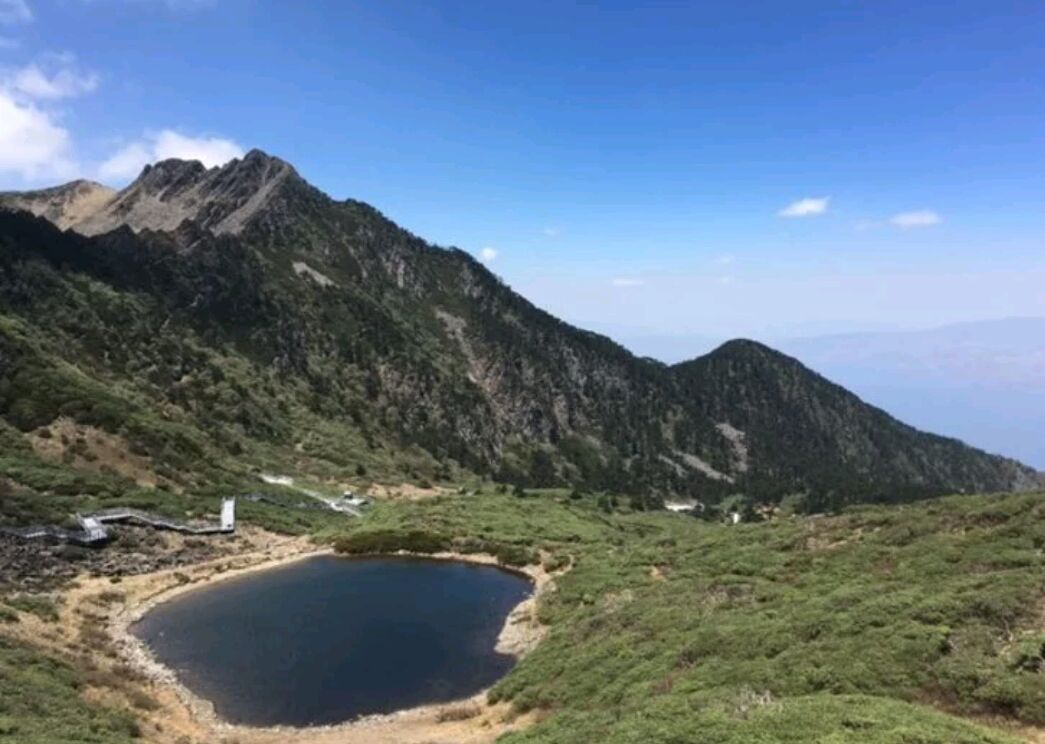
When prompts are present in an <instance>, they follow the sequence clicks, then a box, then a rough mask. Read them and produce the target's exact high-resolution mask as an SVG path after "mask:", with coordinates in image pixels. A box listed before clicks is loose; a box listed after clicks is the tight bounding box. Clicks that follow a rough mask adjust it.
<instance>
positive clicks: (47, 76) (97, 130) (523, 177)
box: [0, 0, 1045, 338]
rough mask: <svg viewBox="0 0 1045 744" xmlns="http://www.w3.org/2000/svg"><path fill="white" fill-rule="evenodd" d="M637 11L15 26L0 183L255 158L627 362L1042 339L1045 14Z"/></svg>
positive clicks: (37, 1)
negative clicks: (686, 350) (1015, 330)
mask: <svg viewBox="0 0 1045 744" xmlns="http://www.w3.org/2000/svg"><path fill="white" fill-rule="evenodd" d="M637 5H639V4H631V3H614V2H607V3H599V4H594V3H589V4H584V5H571V4H569V3H564V2H549V3H541V2H527V3H507V2H505V3H500V2H498V3H488V2H474V3H473V2H442V3H419V2H418V3H405V2H397V1H395V0H389V1H386V2H374V3H356V2H295V3H275V2H261V1H260V0H212V1H210V2H207V0H0V188H24V187H28V186H33V185H41V184H50V183H56V182H59V181H62V180H68V179H69V178H72V177H76V176H86V177H90V178H95V179H100V180H104V181H107V182H111V183H114V184H117V185H119V184H121V183H125V182H126V181H127V179H128V178H130V177H132V175H133V173H135V172H136V171H137V169H139V168H140V166H141V165H142V164H143V163H144V162H146V161H148V160H150V159H154V158H156V157H165V156H182V157H193V156H195V157H200V158H201V159H203V160H205V161H207V162H209V163H216V162H221V161H222V160H224V159H227V158H229V157H233V156H235V155H236V154H238V153H240V152H242V151H243V150H245V149H249V148H251V147H260V148H262V149H264V150H266V151H268V152H271V153H273V154H276V155H279V156H281V157H283V158H285V159H287V160H289V161H291V162H292V163H294V164H295V165H296V166H297V167H298V169H299V170H300V171H301V173H302V175H304V176H305V177H306V178H307V179H308V180H310V181H311V182H313V183H314V184H316V185H317V186H319V187H320V188H322V189H324V190H325V191H327V192H329V193H330V194H332V195H333V196H336V197H349V196H351V197H355V198H360V199H363V200H365V201H368V202H370V203H372V204H374V205H375V206H377V207H378V208H379V209H381V210H382V211H383V212H385V213H386V214H387V215H389V216H390V217H392V218H393V219H395V220H396V221H397V222H399V223H400V224H402V225H404V226H405V227H407V228H409V229H411V230H413V231H414V232H416V233H418V234H420V235H422V236H423V237H426V238H428V239H430V240H432V241H434V242H437V243H440V244H443V245H456V246H459V247H461V248H464V249H466V250H469V251H472V252H474V253H475V254H476V255H483V254H484V249H489V250H487V251H485V254H486V256H487V260H488V261H489V264H490V267H491V268H492V269H493V270H495V271H496V272H497V273H499V274H500V275H502V276H503V277H504V278H505V279H506V280H507V281H508V282H509V283H510V284H512V285H513V286H514V287H516V288H517V289H518V290H520V291H521V292H523V293H524V294H525V295H526V296H528V297H529V298H530V299H532V300H533V301H535V302H536V303H537V304H539V305H541V306H543V307H545V308H547V309H549V310H551V311H552V312H554V313H556V314H558V315H560V316H562V317H564V318H566V319H568V320H570V321H573V322H577V323H580V324H582V325H585V326H588V327H594V328H597V329H599V330H603V331H607V332H609V333H611V334H614V335H618V336H621V337H623V336H626V335H629V334H630V335H635V334H641V333H646V332H653V331H655V332H657V333H661V334H668V335H673V334H677V335H680V336H682V335H708V336H714V337H724V336H732V335H748V336H756V337H765V338H773V337H780V336H788V335H804V334H810V333H821V332H840V331H858V330H866V329H889V328H919V327H926V326H932V325H937V324H942V323H948V322H954V321H966V320H975V319H982V318H994V317H1004V316H1017V315H1018V316H1032V315H1045V251H1043V237H1045V127H1043V123H1045V5H1043V4H1042V3H1040V2H990V3H988V2H962V1H960V0H959V1H957V2H950V3H937V2H917V3H912V2H909V0H908V1H907V2H888V1H876V2H873V3H857V2H841V1H839V2H794V1H792V2H787V3H785V2H773V3H754V2H752V3H736V2H701V3H689V4H685V3H658V4H651V3H643V4H642V5H643V6H645V7H642V8H638V7H636V6H637ZM789 208H790V209H789Z"/></svg>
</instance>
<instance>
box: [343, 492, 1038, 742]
mask: <svg viewBox="0 0 1045 744" xmlns="http://www.w3.org/2000/svg"><path fill="white" fill-rule="evenodd" d="M599 501H600V500H599V499H598V498H596V497H595V496H592V495H579V497H578V494H573V498H570V497H569V496H568V495H567V494H566V493H565V492H557V491H545V492H524V493H522V494H521V495H510V494H502V493H470V494H459V495H455V496H445V497H441V498H437V499H431V500H426V501H420V502H403V503H395V504H377V505H376V506H375V508H374V510H373V512H372V513H371V515H370V517H369V518H368V519H367V520H365V521H363V522H359V523H354V524H353V527H354V529H353V530H352V531H351V532H349V533H348V534H344V533H342V532H339V533H338V534H337V535H336V536H334V535H331V534H329V533H328V534H327V535H326V537H329V538H335V537H336V542H337V544H339V546H341V547H342V549H345V550H347V551H349V552H351V546H352V545H353V544H360V545H365V544H367V542H368V540H370V539H372V538H371V537H370V536H372V535H381V536H382V540H381V541H382V542H383V543H385V544H387V540H388V535H389V534H390V533H394V532H399V533H400V534H401V535H404V536H408V538H409V540H412V541H415V542H417V543H418V544H421V545H423V544H424V543H425V542H426V541H432V542H434V543H437V544H438V545H439V546H440V547H447V546H454V545H456V546H459V547H460V546H463V547H465V548H467V546H468V545H469V544H471V543H473V542H474V541H476V540H482V541H487V542H489V543H494V544H498V545H514V546H517V547H519V548H522V549H525V550H529V551H535V552H539V553H540V554H542V555H543V556H544V559H545V560H548V561H551V562H553V563H554V565H568V566H569V567H568V569H567V570H566V571H565V572H564V573H562V574H561V575H560V576H559V577H558V578H557V580H556V589H555V591H552V592H550V593H547V594H546V595H544V596H543V598H542V601H541V603H540V608H539V612H540V617H541V620H542V621H543V622H545V623H547V625H548V626H549V631H548V634H547V636H546V638H545V639H544V640H543V641H542V643H541V644H540V645H539V646H538V647H537V649H536V650H535V651H534V652H533V653H532V654H530V655H529V656H527V657H526V658H525V659H523V661H522V662H521V663H520V664H519V665H518V666H517V667H516V668H515V670H514V671H512V672H511V673H510V674H509V675H508V676H507V677H506V678H505V679H504V680H502V681H501V682H500V683H499V684H497V685H496V686H495V687H494V689H493V690H492V692H491V698H492V699H494V700H507V701H510V702H511V703H512V705H513V707H514V709H515V710H517V711H519V712H524V711H534V710H535V711H538V713H539V715H538V718H539V719H540V723H538V724H537V725H536V726H534V727H532V728H530V729H528V730H526V731H524V732H521V733H515V734H511V735H509V736H508V737H507V738H506V741H508V742H511V744H522V743H523V742H527V743H529V742H542V743H543V742H547V743H549V744H551V743H552V742H554V743H555V744H573V743H577V744H580V743H581V742H592V741H600V742H614V743H617V742H620V743H624V742H639V741H641V742H665V743H666V742H737V743H738V744H739V743H740V742H810V741H816V742H850V741H851V742H862V743H865V744H866V743H867V742H919V743H920V744H931V743H935V742H938V743H939V744H953V743H955V742H984V743H986V742H1007V741H1018V740H1020V739H1019V736H1018V735H1017V734H1016V733H1008V734H1007V733H1005V732H1004V729H1005V726H1006V725H1009V726H1012V727H1015V726H1018V725H1026V726H1030V727H1034V726H1042V725H1045V677H1043V653H1045V622H1043V618H1045V615H1043V611H1045V570H1043V569H1045V563H1043V557H1042V549H1043V547H1045V521H1043V518H1045V496H1043V495H1042V494H1040V493H1037V494H1020V495H992V496H956V497H950V498H944V499H940V500H935V501H927V502H918V503H914V504H909V505H905V506H901V507H896V506H893V507H880V506H872V507H851V508H848V509H846V510H844V511H843V512H841V513H839V514H835V515H825V516H805V517H797V516H794V517H789V516H778V517H776V518H773V519H771V520H769V521H763V522H756V523H750V524H740V525H734V526H727V525H722V524H718V523H706V522H702V521H700V520H698V519H695V518H693V517H686V516H679V515H671V514H666V513H664V512H641V511H635V512H632V511H629V510H627V509H623V508H622V509H621V510H620V511H613V512H611V513H609V514H606V513H605V512H604V510H603V509H601V508H600V507H599ZM424 535H427V537H426V538H425V537H422V536H424ZM395 547H402V548H409V547H410V545H409V544H403V545H396V546H395ZM989 724H993V725H989ZM1013 730H1015V729H1013Z"/></svg>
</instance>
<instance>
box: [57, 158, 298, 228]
mask: <svg viewBox="0 0 1045 744" xmlns="http://www.w3.org/2000/svg"><path fill="white" fill-rule="evenodd" d="M292 178H297V174H296V173H295V171H294V169H293V168H291V167H290V165H288V164H287V163H285V162H283V161H282V160H279V159H277V158H272V157H269V156H267V155H265V154H264V153H262V152H260V151H259V150H252V151H250V152H249V153H247V154H246V155H245V156H244V157H243V159H242V160H239V159H237V160H233V161H231V162H230V163H228V164H226V165H224V166H221V167H214V168H210V169H207V168H204V167H203V165H202V164H201V163H199V162H198V161H184V160H164V161H161V162H159V163H156V164H155V165H148V166H146V167H145V170H144V171H142V174H141V175H140V176H139V177H138V179H137V180H136V181H135V182H134V183H132V184H131V185H130V186H128V187H127V188H126V189H124V190H123V191H121V192H120V193H119V194H117V195H116V197H115V198H114V199H112V200H111V201H109V202H108V203H106V204H105V205H103V206H102V208H101V209H99V210H97V211H96V212H95V213H94V214H92V215H90V216H89V217H86V218H85V219H83V220H81V221H80V222H78V223H77V224H75V225H74V226H73V227H74V228H75V229H76V230H77V232H81V233H83V234H84V235H98V234H100V233H105V232H109V231H110V230H114V229H116V228H117V227H120V226H121V225H127V226H128V227H130V228H131V229H132V230H134V231H135V232H138V231H141V230H163V231H171V230H175V229H177V228H178V227H179V226H180V225H181V224H182V222H184V221H186V220H191V221H193V222H196V223H197V224H199V225H200V226H201V227H204V228H206V229H207V230H210V231H211V232H213V233H215V234H218V235H220V234H223V233H232V234H235V233H238V232H240V231H241V230H242V229H243V226H244V225H245V224H246V223H247V222H248V221H249V220H250V219H251V218H252V217H253V216H254V215H256V214H257V213H258V212H260V211H262V210H263V209H265V207H266V205H267V204H268V202H269V200H270V199H271V198H272V197H273V194H274V193H275V192H276V191H278V190H279V188H280V187H281V185H282V184H283V183H284V182H285V181H287V179H292Z"/></svg>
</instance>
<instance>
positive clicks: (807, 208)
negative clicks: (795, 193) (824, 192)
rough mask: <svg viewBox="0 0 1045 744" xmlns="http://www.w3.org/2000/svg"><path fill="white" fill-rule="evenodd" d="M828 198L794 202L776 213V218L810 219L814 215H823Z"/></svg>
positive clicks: (812, 198)
mask: <svg viewBox="0 0 1045 744" xmlns="http://www.w3.org/2000/svg"><path fill="white" fill-rule="evenodd" d="M829 201H831V199H830V197H827V196H820V197H806V198H805V199H799V200H798V201H796V202H791V203H790V204H788V205H787V206H786V207H784V208H783V209H781V210H780V211H779V212H777V216H778V217H811V216H812V215H815V214H823V213H824V212H826V211H827V203H828V202H829Z"/></svg>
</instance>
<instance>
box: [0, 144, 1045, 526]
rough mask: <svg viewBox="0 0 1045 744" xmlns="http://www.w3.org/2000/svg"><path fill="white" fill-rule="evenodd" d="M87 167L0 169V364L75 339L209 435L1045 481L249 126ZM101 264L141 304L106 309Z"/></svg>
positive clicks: (388, 458)
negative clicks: (206, 153)
mask: <svg viewBox="0 0 1045 744" xmlns="http://www.w3.org/2000/svg"><path fill="white" fill-rule="evenodd" d="M84 189H85V187H84V186H82V185H81V186H77V185H74V184H70V185H68V186H66V187H58V188H56V189H49V190H45V191H38V192H26V193H22V194H4V195H0V206H4V207H7V208H8V209H9V210H12V211H10V212H9V213H7V214H6V215H2V216H0V264H2V267H3V268H2V273H0V314H2V315H0V318H3V317H6V318H7V319H8V322H7V324H6V325H0V329H4V328H6V329H7V330H6V331H3V332H4V333H6V334H7V337H6V338H7V345H8V351H9V353H10V356H9V357H8V361H7V362H0V378H4V377H6V378H7V379H8V380H17V379H18V376H19V373H20V372H21V371H23V370H24V369H26V368H39V367H40V366H45V367H46V366H47V365H52V366H53V365H54V364H56V360H63V361H65V362H68V363H70V364H73V365H75V367H76V368H77V369H78V370H79V371H80V372H82V373H83V374H85V375H87V376H88V377H89V378H91V379H95V380H99V381H105V382H106V384H109V385H110V386H111V385H113V384H116V385H117V387H118V389H119V390H120V393H121V395H124V396H125V397H126V399H127V400H128V401H131V402H133V405H134V406H136V407H137V408H136V409H135V410H138V409H141V410H142V411H162V412H164V415H165V416H166V417H167V419H168V420H172V421H176V422H178V423H179V424H180V425H183V426H185V427H186V428H187V429H188V430H190V431H192V432H200V433H201V434H200V437H201V439H202V440H206V442H207V444H206V445H205V446H206V447H210V446H220V447H224V448H225V449H226V450H228V449H229V447H232V449H233V450H235V451H240V450H245V451H248V452H250V451H256V452H258V453H260V452H261V451H262V450H264V451H265V452H272V451H280V452H283V451H296V452H298V453H299V455H300V456H301V457H306V456H307V457H308V458H310V459H311V461H312V463H313V464H315V465H316V466H317V467H318V466H322V467H325V468H334V469H336V468H339V467H343V468H348V467H352V466H356V467H357V469H359V470H360V471H362V470H365V469H366V463H370V467H371V468H373V467H375V463H383V465H381V467H386V468H388V469H389V470H390V471H393V470H397V471H401V472H403V473H405V474H407V475H410V474H411V473H412V474H413V475H414V476H422V475H423V476H426V477H434V478H440V477H444V478H445V477H448V476H449V475H452V474H453V473H454V472H455V471H456V470H462V471H465V470H466V471H469V472H477V473H483V474H487V475H490V476H493V477H497V478H499V479H502V480H504V481H510V482H516V483H522V484H525V485H533V486H548V485H561V484H572V485H575V486H577V487H581V488H605V489H615V490H620V491H625V492H630V493H633V494H635V495H636V497H637V498H639V499H640V502H641V500H642V499H649V498H652V499H656V498H658V497H659V496H660V495H663V494H669V493H678V494H686V495H690V496H695V497H699V498H703V499H706V500H712V501H713V500H715V499H718V498H722V497H724V496H726V495H729V494H731V493H744V494H747V495H749V496H752V497H754V498H758V499H768V500H774V499H779V498H782V497H783V496H785V495H788V494H804V495H805V497H806V498H807V499H808V500H809V503H810V505H811V507H815V506H817V505H823V504H835V503H844V502H846V501H852V500H880V501H890V500H902V499H906V498H912V497H915V496H923V495H934V494H940V493H945V492H949V491H959V490H967V491H971V490H1011V489H1021V488H1030V487H1033V486H1035V485H1037V484H1038V483H1039V480H1038V475H1037V473H1035V472H1034V471H1033V470H1031V469H1030V468H1026V467H1024V466H1022V465H1020V464H1019V463H1017V462H1015V461H1012V460H1009V459H1006V458H1001V457H996V456H992V455H987V454H985V453H983V452H980V451H978V450H974V449H972V448H969V447H967V446H965V445H963V444H961V443H960V442H957V441H955V440H949V439H945V438H942V437H936V436H933V435H930V434H925V433H922V432H918V431H916V430H914V429H911V428H910V427H907V426H905V425H903V424H901V423H900V422H898V421H896V420H894V419H892V418H891V417H889V416H888V415H886V414H885V413H884V412H882V411H879V410H877V409H874V408H872V407H870V406H867V405H866V404H864V403H862V402H861V401H860V400H859V399H857V398H856V397H855V396H853V395H851V394H849V393H848V392H846V391H845V390H843V389H841V388H839V387H837V386H835V385H832V384H831V383H829V382H828V381H826V380H824V379H823V378H821V377H820V376H819V375H816V374H815V373H813V372H811V371H810V370H808V369H806V368H805V367H803V366H802V365H800V364H799V363H797V362H796V361H795V360H793V359H791V358H789V357H786V356H784V355H782V354H779V353H777V352H774V351H773V350H771V349H769V348H768V347H765V346H762V345H760V344H756V343H754V342H746V341H734V342H730V343H727V344H725V345H723V346H722V347H720V348H718V349H716V350H715V351H713V352H711V353H710V354H708V355H706V356H704V357H701V358H699V359H696V360H693V361H691V362H686V363H683V364H679V365H674V366H666V365H663V364H659V363H657V362H654V361H652V360H648V359H639V358H637V357H635V356H633V355H632V354H630V353H629V352H627V351H626V350H625V349H624V348H622V347H621V346H619V345H617V344H615V343H614V342H612V341H610V340H609V339H607V338H605V337H602V336H599V335H597V334H593V333H589V332H586V331H583V330H580V329H577V328H574V327H572V326H569V325H568V324H566V323H563V322H562V321H559V320H557V319H556V318H554V317H552V316H550V315H549V314H547V313H545V312H543V311H541V310H539V309H538V308H536V307H534V306H533V305H532V304H531V303H529V302H528V301H526V300H525V299H524V298H522V297H520V296H519V295H517V294H516V293H514V292H512V291H511V290H510V289H509V288H508V287H507V286H505V285H504V284H503V283H502V282H501V281H500V280H499V279H497V278H496V277H495V276H494V275H493V274H491V273H490V272H489V271H488V270H487V269H486V268H485V267H484V266H482V265H481V264H480V263H478V262H477V261H475V260H474V259H473V258H472V257H471V256H469V255H468V254H466V253H464V252H462V251H459V250H455V249H442V248H438V247H435V246H432V245H430V244H428V243H426V242H425V241H423V240H421V239H420V238H417V237H416V236H414V235H412V234H410V233H409V232H407V231H405V230H403V229H402V228H400V227H398V226H397V225H395V224H394V223H392V222H391V221H390V220H388V219H386V218H385V217H383V216H382V215H381V214H380V213H379V212H377V210H375V209H373V208H372V207H370V206H368V205H366V204H364V203H362V202H358V201H353V200H346V201H335V200H333V199H331V198H329V197H328V196H326V195H325V194H323V193H321V192H320V191H318V190H317V189H315V188H314V187H312V186H310V185H309V184H308V183H307V182H305V181H304V180H303V179H302V178H301V177H300V176H299V175H298V174H297V172H296V171H295V170H294V169H293V168H292V167H291V166H290V165H288V164H287V163H285V162H284V161H282V160H279V159H277V158H272V157H270V156H268V155H265V154H264V153H262V152H260V151H257V150H254V151H251V152H250V153H248V154H247V155H246V156H245V157H244V158H242V159H238V160H234V161H232V162H230V163H229V164H227V165H225V166H222V167H220V168H211V169H207V168H204V167H203V166H202V165H200V164H199V163H195V162H185V161H163V162H160V163H157V164H155V165H153V166H150V167H148V168H146V169H145V170H144V171H143V173H142V174H141V176H140V177H139V178H138V179H137V180H136V181H135V182H134V183H132V184H131V185H129V186H128V187H127V188H125V189H123V190H122V191H120V192H118V193H116V194H109V195H108V197H107V198H102V192H99V191H97V190H94V189H91V190H90V194H91V197H90V199H89V200H87V198H86V197H85V196H82V195H81V196H76V195H77V194H81V193H82V192H83V191H84ZM87 203H90V204H92V205H94V206H95V207H96V208H95V209H94V210H93V211H92V210H87V209H85V208H84V205H85V204H87ZM65 205H68V206H67V208H63V207H65ZM15 210H28V211H30V212H32V213H34V214H37V215H41V216H43V217H45V218H46V219H48V220H50V221H51V222H53V223H54V224H55V225H58V226H59V227H72V229H73V230H74V231H75V232H67V233H64V234H62V233H60V232H58V231H57V230H55V229H53V228H49V226H47V225H45V224H43V223H41V222H39V221H35V220H32V219H30V218H28V217H26V216H24V215H18V214H15V213H14V211H15ZM29 277H32V278H33V281H28V279H27V278H29ZM45 287H46V291H45V289H44V288H45ZM101 288H105V289H104V291H105V292H106V293H110V294H106V295H105V297H106V299H105V300H104V303H117V304H121V303H123V304H126V305H128V306H131V305H133V306H134V307H135V317H134V318H133V319H132V320H128V319H127V318H126V317H123V318H121V317H120V316H119V314H118V313H117V314H115V315H114V314H113V313H111V312H102V309H103V308H102V307H101V305H99V303H100V302H102V300H100V299H99V297H100V296H101V295H99V294H98V292H100V291H102V290H101ZM56 298H61V299H60V300H56ZM69 307H76V308H79V309H80V310H79V314H78V315H76V316H70V315H68V312H67V308H69ZM14 327H17V328H18V329H20V331H19V332H17V333H16V332H15V331H13V330H11V329H12V328H14ZM3 338H4V337H3V336H0V339H3ZM12 360H13V361H12ZM20 365H23V366H20ZM231 377H235V378H236V379H237V384H236V385H231V384H230V383H229V380H230V378H231ZM201 381H204V382H201ZM7 389H8V393H7V396H6V397H3V396H0V414H2V415H3V416H4V417H5V419H6V420H7V421H9V422H10V423H12V424H14V425H15V426H17V427H18V428H20V429H22V430H27V429H30V428H32V427H34V426H41V425H44V424H46V423H47V422H46V421H45V419H46V418H47V416H49V415H52V414H57V413H60V412H61V410H60V409H61V408H62V406H58V407H57V408H55V406H53V405H49V404H48V402H47V401H46V400H40V401H34V406H35V407H37V408H39V411H36V415H33V416H26V415H24V410H23V409H24V408H25V406H24V405H21V404H19V403H18V401H17V400H15V399H14V398H13V397H12V395H11V392H10V391H11V390H12V389H16V390H18V391H21V392H23V393H30V394H31V390H27V386H26V385H20V384H17V383H16V384H11V383H10V382H9V383H8V386H7ZM213 401H217V404H214V405H212V402H213ZM37 403H38V406H36V404H37ZM63 405H64V407H65V409H66V410H76V409H77V408H78V407H77V405H75V404H74V402H71V401H64V402H63ZM129 405H130V404H129ZM142 415H144V414H142ZM108 425H109V426H110V427H111V428H114V429H116V430H119V431H122V432H123V434H124V435H126V434H127V433H128V431H127V429H128V426H127V424H126V422H123V423H120V422H109V424H108ZM230 442H231V443H232V444H230ZM201 446H204V445H201ZM162 454H163V453H162V452H160V453H157V457H160V456H161V455H162ZM259 456H260V454H259Z"/></svg>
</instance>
